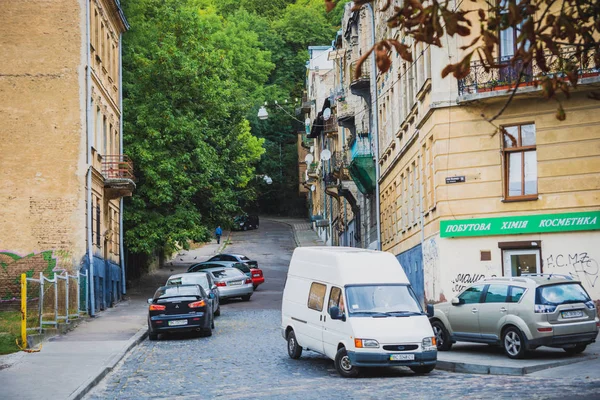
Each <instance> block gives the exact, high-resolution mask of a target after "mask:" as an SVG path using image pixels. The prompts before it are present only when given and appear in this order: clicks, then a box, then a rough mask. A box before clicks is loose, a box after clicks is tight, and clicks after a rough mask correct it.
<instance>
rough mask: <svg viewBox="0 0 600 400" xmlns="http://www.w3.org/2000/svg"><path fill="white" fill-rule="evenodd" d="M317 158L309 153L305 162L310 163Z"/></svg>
mask: <svg viewBox="0 0 600 400" xmlns="http://www.w3.org/2000/svg"><path fill="white" fill-rule="evenodd" d="M314 159H315V158H314V157H313V155H312V154H307V155H306V157H304V162H306V163H307V164H310V163H311V162H313V160H314Z"/></svg>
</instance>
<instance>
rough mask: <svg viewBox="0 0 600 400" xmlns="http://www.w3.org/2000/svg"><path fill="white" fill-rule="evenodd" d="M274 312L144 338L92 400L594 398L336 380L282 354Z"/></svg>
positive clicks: (447, 383)
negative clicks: (209, 332)
mask: <svg viewBox="0 0 600 400" xmlns="http://www.w3.org/2000/svg"><path fill="white" fill-rule="evenodd" d="M279 323H280V313H279V312H278V311H277V310H238V311H230V312H225V313H224V314H223V315H222V316H221V317H219V318H218V319H217V321H216V330H215V333H214V334H213V336H212V337H210V338H195V337H191V336H179V337H171V338H168V339H166V340H161V341H158V342H149V341H145V342H144V343H143V344H141V345H140V346H139V347H138V348H137V349H136V350H134V351H133V352H132V353H131V355H130V356H129V357H128V358H127V359H126V360H125V361H124V362H123V363H122V365H121V366H120V368H118V369H117V370H116V371H115V372H113V373H112V374H110V375H109V376H108V377H107V378H106V379H105V382H104V383H103V384H101V386H99V387H98V388H97V389H96V390H95V391H94V392H93V393H92V394H91V396H90V397H89V398H90V399H142V398H175V399H184V398H186V399H213V398H219V399H255V398H269V399H300V398H301V399H303V400H307V399H339V398H344V399H381V398H411V399H462V398H465V397H468V398H470V399H471V398H472V399H488V398H492V397H493V398H495V399H505V398H506V399H509V398H520V399H546V398H594V395H595V398H600V381H592V382H590V381H586V379H585V378H583V379H576V380H569V381H563V382H557V381H552V382H548V380H547V379H540V378H537V379H534V378H531V377H513V376H486V375H467V374H456V373H450V372H443V371H434V372H432V373H431V374H429V375H428V376H417V375H415V374H413V373H412V372H411V371H410V370H408V369H404V368H381V369H374V370H366V371H365V372H364V373H363V376H362V377H360V378H358V379H344V378H341V377H339V376H338V374H337V372H336V371H335V369H334V368H333V362H332V361H330V360H329V359H327V358H325V357H322V356H320V355H317V354H316V353H312V352H304V353H303V355H302V357H301V358H300V359H299V360H292V359H290V358H289V357H288V355H287V353H286V346H285V341H284V340H283V338H282V337H281V334H280V332H279Z"/></svg>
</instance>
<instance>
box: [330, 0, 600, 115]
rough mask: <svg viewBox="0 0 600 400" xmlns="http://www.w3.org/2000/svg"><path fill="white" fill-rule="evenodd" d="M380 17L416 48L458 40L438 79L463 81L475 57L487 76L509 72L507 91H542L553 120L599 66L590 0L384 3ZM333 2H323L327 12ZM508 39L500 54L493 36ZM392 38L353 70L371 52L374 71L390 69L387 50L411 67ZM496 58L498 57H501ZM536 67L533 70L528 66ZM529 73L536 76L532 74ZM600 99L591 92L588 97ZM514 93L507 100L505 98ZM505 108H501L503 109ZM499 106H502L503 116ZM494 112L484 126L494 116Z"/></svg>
mask: <svg viewBox="0 0 600 400" xmlns="http://www.w3.org/2000/svg"><path fill="white" fill-rule="evenodd" d="M367 3H374V1H367V0H357V1H355V2H354V6H353V8H352V10H353V11H358V10H360V8H361V7H362V6H363V5H365V4H367ZM383 3H384V4H383V6H382V7H381V8H380V9H379V10H378V11H379V12H387V13H388V15H389V14H390V12H389V10H390V8H392V10H391V15H390V16H389V18H388V19H387V25H388V27H390V28H396V29H398V30H399V31H400V36H401V37H404V38H412V40H413V41H414V42H415V43H424V44H427V45H431V46H437V47H443V45H444V44H443V41H442V40H443V39H444V37H446V36H450V37H454V36H457V37H461V38H462V39H459V43H463V45H462V46H461V47H460V51H461V54H460V57H461V58H460V59H459V61H458V62H456V63H454V64H449V65H447V66H446V67H445V68H444V69H443V70H442V77H446V76H448V75H450V74H452V76H454V77H455V78H456V79H459V80H460V79H464V78H465V77H467V76H468V75H469V73H470V72H471V66H472V61H475V60H478V61H479V62H480V63H481V66H482V67H483V69H484V70H485V71H486V72H489V71H490V70H494V69H495V70H502V69H506V68H511V69H512V70H514V71H516V76H517V77H518V79H517V80H516V82H514V85H513V87H512V91H513V93H515V92H516V90H517V89H518V87H519V85H520V84H521V83H522V82H523V80H524V79H527V80H528V82H532V84H533V85H535V86H538V87H541V93H542V96H543V97H544V98H546V99H554V100H556V101H557V102H558V110H557V113H556V118H557V119H559V120H564V119H565V118H566V115H565V112H564V109H563V107H562V104H561V101H560V99H559V97H558V95H559V94H561V93H562V94H563V95H564V96H565V97H566V98H567V99H568V98H569V97H570V96H571V91H572V89H573V88H576V87H577V84H578V83H579V82H580V79H581V78H582V73H581V72H582V71H583V70H586V69H590V68H594V69H597V68H599V67H600V42H599V41H598V40H597V39H598V38H600V5H599V4H600V3H598V1H597V0H562V1H557V0H521V1H517V0H500V1H498V2H496V1H492V0H480V1H477V0H471V1H470V2H468V3H467V2H464V4H463V2H460V3H459V7H461V6H462V8H461V9H459V8H455V7H456V2H455V1H449V0H444V1H439V0H429V1H427V2H421V1H419V0H406V1H403V2H398V4H401V5H396V2H394V1H392V0H386V1H384V2H383ZM335 4H336V2H335V1H333V0H325V5H326V8H327V9H328V10H330V9H333V8H334V7H335ZM501 37H505V38H508V42H510V41H511V40H512V39H513V38H516V39H515V40H514V46H513V45H512V44H511V46H510V47H511V48H508V49H502V52H501V51H500V50H501V49H500V38H501ZM403 42H404V40H403V41H402V42H400V41H398V40H395V39H384V40H381V41H379V42H378V43H375V45H374V46H373V47H372V48H371V49H370V50H369V51H368V52H367V53H366V54H364V55H363V56H362V57H361V58H360V60H359V62H358V67H357V69H356V75H357V76H360V73H361V69H360V65H361V64H362V62H363V61H364V60H365V59H366V58H367V57H368V56H369V55H370V54H371V53H372V52H375V59H376V64H377V67H378V68H379V70H380V71H381V72H386V71H387V70H388V69H389V68H390V65H391V58H390V53H391V49H392V48H394V49H395V50H396V51H397V52H398V53H399V54H400V56H401V57H402V58H403V59H404V60H405V61H407V62H413V56H412V54H411V52H410V47H409V46H408V45H406V44H404V43H403ZM500 55H501V56H500ZM533 67H535V68H533ZM534 70H535V72H533V71H534ZM589 97H590V98H592V99H596V100H598V99H600V95H599V94H598V93H591V94H590V95H589ZM512 98H513V96H511V97H510V98H509V102H510V100H512ZM507 105H508V104H507ZM505 109H506V107H503V108H502V110H501V112H503V111H504V110H505ZM500 114H501V113H499V114H496V115H495V116H494V117H493V118H491V119H490V121H492V120H494V119H496V118H497V117H498V116H499V115H500Z"/></svg>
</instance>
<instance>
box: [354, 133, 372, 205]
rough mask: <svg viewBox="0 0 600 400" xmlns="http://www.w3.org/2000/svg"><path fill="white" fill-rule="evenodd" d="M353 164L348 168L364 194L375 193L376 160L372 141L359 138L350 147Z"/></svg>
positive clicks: (366, 138)
mask: <svg viewBox="0 0 600 400" xmlns="http://www.w3.org/2000/svg"><path fill="white" fill-rule="evenodd" d="M350 154H351V158H352V162H350V165H349V166H348V170H349V172H350V176H351V177H352V180H353V181H354V182H355V183H356V186H357V188H358V190H359V191H360V192H361V193H362V194H370V193H373V192H374V191H375V160H374V159H373V152H372V151H371V140H370V138H369V137H368V136H367V137H358V138H357V139H356V140H355V141H354V142H353V143H352V145H351V146H350Z"/></svg>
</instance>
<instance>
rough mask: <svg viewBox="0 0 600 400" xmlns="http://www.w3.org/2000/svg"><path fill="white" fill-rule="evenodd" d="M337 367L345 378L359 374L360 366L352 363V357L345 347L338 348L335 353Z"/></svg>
mask: <svg viewBox="0 0 600 400" xmlns="http://www.w3.org/2000/svg"><path fill="white" fill-rule="evenodd" d="M334 362H335V369H336V370H337V372H338V373H339V374H340V375H341V376H342V377H344V378H356V377H357V376H358V372H359V370H358V367H355V366H354V365H352V362H351V361H350V357H348V352H347V351H346V348H345V347H342V348H341V349H339V350H338V352H337V354H336V355H335V360H334Z"/></svg>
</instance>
